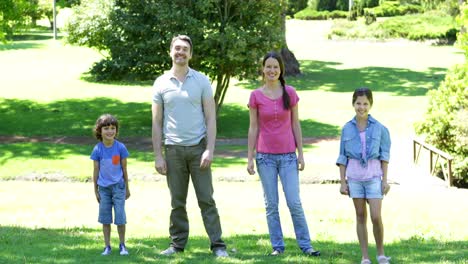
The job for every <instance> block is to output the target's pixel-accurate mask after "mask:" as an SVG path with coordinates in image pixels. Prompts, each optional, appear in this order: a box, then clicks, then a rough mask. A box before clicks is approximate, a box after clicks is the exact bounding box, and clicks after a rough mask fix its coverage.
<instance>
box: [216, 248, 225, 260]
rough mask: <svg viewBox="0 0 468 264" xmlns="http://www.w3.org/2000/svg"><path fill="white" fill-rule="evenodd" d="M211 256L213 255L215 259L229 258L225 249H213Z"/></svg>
mask: <svg viewBox="0 0 468 264" xmlns="http://www.w3.org/2000/svg"><path fill="white" fill-rule="evenodd" d="M213 254H214V255H215V256H216V257H217V258H227V257H229V254H228V253H227V251H226V249H225V248H216V249H213Z"/></svg>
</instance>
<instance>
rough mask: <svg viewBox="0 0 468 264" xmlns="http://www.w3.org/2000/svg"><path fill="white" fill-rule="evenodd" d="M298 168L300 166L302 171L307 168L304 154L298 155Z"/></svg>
mask: <svg viewBox="0 0 468 264" xmlns="http://www.w3.org/2000/svg"><path fill="white" fill-rule="evenodd" d="M297 168H298V169H299V170H300V171H303V170H304V168H305V162H304V155H301V154H299V155H298V156H297Z"/></svg>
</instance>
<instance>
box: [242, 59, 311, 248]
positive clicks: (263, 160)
mask: <svg viewBox="0 0 468 264" xmlns="http://www.w3.org/2000/svg"><path fill="white" fill-rule="evenodd" d="M262 65H263V80H264V84H263V86H261V87H260V88H258V89H256V90H254V91H253V92H252V93H251V94H250V100H249V104H248V106H249V112H250V126H249V136H248V165H247V171H248V172H249V174H251V175H253V174H255V168H254V153H255V152H256V156H255V161H256V164H257V169H258V174H259V175H260V180H261V182H262V186H263V192H264V198H265V207H266V215H267V223H268V230H269V233H270V241H271V244H272V248H273V252H272V253H271V254H270V255H272V256H278V255H280V254H282V253H283V252H284V250H285V246H284V240H283V232H282V230H281V223H280V217H279V212H278V176H279V178H280V180H281V183H282V185H283V192H284V194H285V197H286V202H287V205H288V208H289V211H290V213H291V217H292V220H293V224H294V230H295V233H296V240H297V243H298V245H299V247H300V248H301V250H302V252H304V254H306V255H309V256H320V251H316V250H314V249H313V247H312V246H311V243H310V236H309V229H308V227H307V221H306V218H305V215H304V210H303V209H302V204H301V199H300V196H299V171H298V170H303V169H304V155H303V151H302V132H301V126H300V123H299V117H298V104H297V103H298V101H299V97H298V96H297V93H296V91H295V90H294V88H293V87H291V86H287V85H286V83H285V81H284V77H283V75H284V65H283V60H282V59H281V57H280V56H279V55H278V54H277V53H275V52H270V53H268V54H266V56H265V57H264V58H263V64H262ZM296 149H297V156H296Z"/></svg>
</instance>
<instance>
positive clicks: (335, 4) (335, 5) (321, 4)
mask: <svg viewBox="0 0 468 264" xmlns="http://www.w3.org/2000/svg"><path fill="white" fill-rule="evenodd" d="M308 8H310V9H312V10H317V11H334V10H341V11H348V9H349V0H310V1H309V3H308Z"/></svg>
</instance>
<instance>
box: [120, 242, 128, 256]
mask: <svg viewBox="0 0 468 264" xmlns="http://www.w3.org/2000/svg"><path fill="white" fill-rule="evenodd" d="M119 250H120V255H121V256H126V255H128V250H127V247H125V244H124V243H120V245H119Z"/></svg>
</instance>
